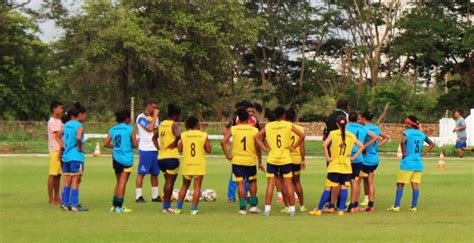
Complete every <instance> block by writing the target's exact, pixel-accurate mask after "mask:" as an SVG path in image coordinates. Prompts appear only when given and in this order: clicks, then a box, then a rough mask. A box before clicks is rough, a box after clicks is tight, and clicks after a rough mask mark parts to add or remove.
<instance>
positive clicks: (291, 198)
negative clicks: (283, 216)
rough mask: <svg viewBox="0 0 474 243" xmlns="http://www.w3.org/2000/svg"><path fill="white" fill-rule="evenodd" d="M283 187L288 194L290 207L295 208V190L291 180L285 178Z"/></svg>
mask: <svg viewBox="0 0 474 243" xmlns="http://www.w3.org/2000/svg"><path fill="white" fill-rule="evenodd" d="M283 186H284V187H285V193H286V194H287V196H286V197H287V199H288V205H289V206H290V207H292V206H293V207H294V206H295V188H294V186H293V181H292V179H291V178H283Z"/></svg>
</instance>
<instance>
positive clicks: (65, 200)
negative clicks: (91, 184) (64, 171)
mask: <svg viewBox="0 0 474 243" xmlns="http://www.w3.org/2000/svg"><path fill="white" fill-rule="evenodd" d="M70 193H71V188H70V187H68V186H65V187H64V188H63V193H62V195H61V203H62V204H64V205H65V206H69V197H70Z"/></svg>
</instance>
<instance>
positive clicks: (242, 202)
mask: <svg viewBox="0 0 474 243" xmlns="http://www.w3.org/2000/svg"><path fill="white" fill-rule="evenodd" d="M246 205H247V201H246V200H245V199H244V198H242V199H240V200H239V207H240V210H245V206H246Z"/></svg>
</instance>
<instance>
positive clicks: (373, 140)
mask: <svg viewBox="0 0 474 243" xmlns="http://www.w3.org/2000/svg"><path fill="white" fill-rule="evenodd" d="M367 135H368V136H369V137H370V138H371V139H370V140H369V141H368V142H367V143H365V144H364V147H366V148H367V147H369V146H370V145H372V144H373V143H375V141H377V135H375V133H373V132H371V131H369V132H368V133H367Z"/></svg>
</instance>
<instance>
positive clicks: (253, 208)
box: [249, 169, 260, 213]
mask: <svg viewBox="0 0 474 243" xmlns="http://www.w3.org/2000/svg"><path fill="white" fill-rule="evenodd" d="M254 177H255V178H250V179H249V182H250V184H249V188H250V190H249V191H250V209H249V212H250V213H260V209H258V207H257V205H258V198H257V176H256V169H255V176H254Z"/></svg>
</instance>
